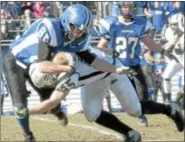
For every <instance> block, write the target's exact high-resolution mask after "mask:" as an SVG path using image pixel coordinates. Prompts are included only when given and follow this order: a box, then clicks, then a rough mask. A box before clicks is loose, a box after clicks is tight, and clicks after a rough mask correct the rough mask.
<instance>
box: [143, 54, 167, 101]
mask: <svg viewBox="0 0 185 142" xmlns="http://www.w3.org/2000/svg"><path fill="white" fill-rule="evenodd" d="M145 57H146V60H147V61H148V62H150V63H151V66H152V73H153V76H154V81H155V84H156V85H155V88H154V90H153V95H154V96H153V100H154V101H157V98H158V91H159V90H160V91H161V94H162V98H163V103H164V102H165V101H166V96H165V94H164V88H163V84H162V74H163V72H164V70H165V68H166V62H165V60H164V57H163V55H161V54H159V53H156V52H153V51H148V52H147V53H146V54H145Z"/></svg>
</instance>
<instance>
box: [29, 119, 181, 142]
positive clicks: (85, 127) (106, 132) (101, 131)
mask: <svg viewBox="0 0 185 142" xmlns="http://www.w3.org/2000/svg"><path fill="white" fill-rule="evenodd" d="M31 118H32V119H36V120H41V121H47V122H52V123H57V120H50V119H46V118H41V117H31ZM68 125H69V126H73V127H78V128H83V129H87V130H89V129H90V130H92V131H96V132H97V133H100V134H103V135H109V136H110V135H111V136H115V137H116V138H117V139H120V140H123V137H122V136H121V135H120V134H118V133H115V132H111V133H110V132H109V131H106V130H105V129H104V130H100V129H98V128H96V127H92V126H89V125H83V124H74V123H69V124H68ZM143 141H147V142H153V141H156V142H160V141H166V142H167V141H179V140H175V139H174V140H164V139H161V140H160V139H157V140H156V139H155V140H143Z"/></svg>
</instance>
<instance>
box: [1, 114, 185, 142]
mask: <svg viewBox="0 0 185 142" xmlns="http://www.w3.org/2000/svg"><path fill="white" fill-rule="evenodd" d="M115 115H116V116H117V117H118V118H120V119H121V120H122V122H124V123H126V124H128V125H129V126H131V127H132V128H134V129H135V130H138V131H139V132H140V133H141V135H142V137H143V140H144V141H147V140H150V141H184V133H179V132H178V131H177V129H176V126H175V125H174V123H173V122H172V121H171V120H169V119H168V118H167V117H166V116H163V115H153V116H151V115H150V116H149V115H148V116H147V117H148V121H149V127H147V128H146V127H143V126H139V125H138V124H137V119H136V118H134V117H130V116H128V115H126V114H123V113H117V114H115ZM38 119H42V120H38ZM45 120H49V121H45ZM30 124H31V129H32V131H33V132H34V134H35V136H36V138H37V140H38V141H120V135H118V134H117V133H115V132H113V131H111V130H108V129H106V128H104V127H101V126H99V125H97V124H95V123H89V122H87V121H86V120H85V118H84V116H83V114H75V115H69V125H68V126H67V127H62V126H59V124H58V122H57V121H56V120H55V119H54V118H53V117H52V116H48V115H47V116H43V115H41V116H34V117H31V121H30ZM102 131H103V132H106V133H107V134H104V133H103V132H102ZM21 140H23V136H22V134H21V130H20V127H19V125H18V124H17V122H16V119H15V117H12V116H11V117H10V116H3V117H1V141H21Z"/></svg>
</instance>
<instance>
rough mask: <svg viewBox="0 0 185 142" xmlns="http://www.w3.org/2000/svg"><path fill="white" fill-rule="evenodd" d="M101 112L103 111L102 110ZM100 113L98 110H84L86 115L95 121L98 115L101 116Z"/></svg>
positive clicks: (88, 118) (89, 119) (91, 120)
mask: <svg viewBox="0 0 185 142" xmlns="http://www.w3.org/2000/svg"><path fill="white" fill-rule="evenodd" d="M100 113H101V111H100ZM100 113H99V114H98V113H97V112H92V111H85V110H84V115H85V117H86V119H87V120H88V121H89V122H95V121H96V120H97V119H98V117H99V116H100Z"/></svg>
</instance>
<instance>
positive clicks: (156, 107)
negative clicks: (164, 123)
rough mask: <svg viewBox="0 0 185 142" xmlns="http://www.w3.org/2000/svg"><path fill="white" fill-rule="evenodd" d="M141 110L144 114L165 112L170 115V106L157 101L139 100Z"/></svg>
mask: <svg viewBox="0 0 185 142" xmlns="http://www.w3.org/2000/svg"><path fill="white" fill-rule="evenodd" d="M140 103H141V107H142V112H143V113H144V114H166V115H168V116H170V115H171V107H170V106H169V105H165V104H161V103H157V102H154V101H149V100H145V101H140Z"/></svg>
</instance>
